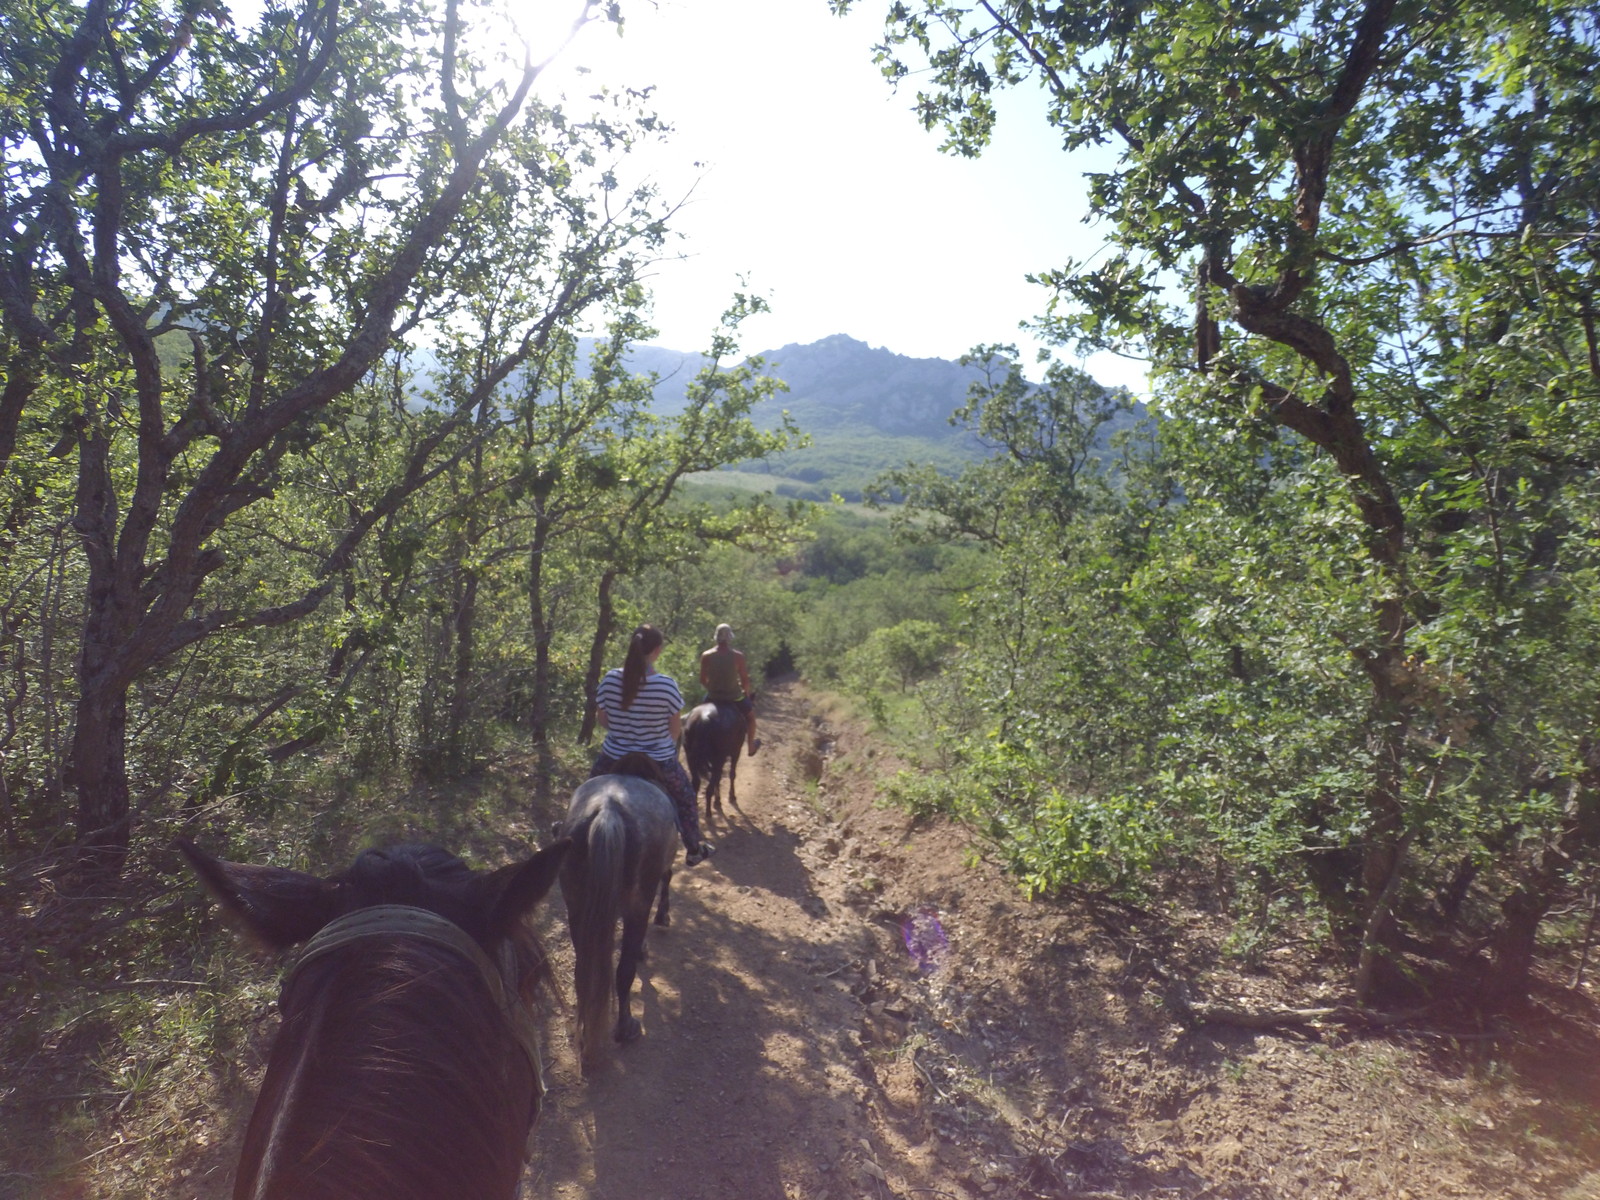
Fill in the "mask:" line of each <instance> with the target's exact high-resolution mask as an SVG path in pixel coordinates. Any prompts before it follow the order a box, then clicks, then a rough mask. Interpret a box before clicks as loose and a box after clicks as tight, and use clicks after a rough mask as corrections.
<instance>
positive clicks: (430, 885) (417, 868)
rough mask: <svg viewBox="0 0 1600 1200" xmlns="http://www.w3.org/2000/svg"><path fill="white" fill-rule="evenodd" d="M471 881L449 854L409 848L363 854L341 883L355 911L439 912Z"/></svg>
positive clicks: (464, 868)
mask: <svg viewBox="0 0 1600 1200" xmlns="http://www.w3.org/2000/svg"><path fill="white" fill-rule="evenodd" d="M471 879H472V871H471V869H470V868H468V866H467V865H466V863H464V862H462V861H461V860H460V859H459V858H457V857H456V856H455V855H453V854H451V853H450V852H449V851H446V850H441V849H439V848H438V847H437V846H425V845H409V844H408V845H400V846H388V847H384V848H382V849H373V850H365V851H363V852H362V853H361V854H360V855H359V856H358V857H357V858H356V860H355V862H354V863H352V864H351V866H350V869H349V870H348V871H346V872H345V873H344V875H343V876H342V877H341V879H340V882H341V883H343V884H344V885H345V888H344V890H345V891H346V893H347V895H348V897H349V900H350V902H351V904H352V905H353V906H356V907H359V906H362V905H368V904H384V903H391V904H412V905H416V906H418V907H423V908H437V907H439V906H440V905H445V906H452V905H453V902H455V901H458V900H459V899H460V898H461V897H462V895H463V893H464V891H465V888H466V885H467V884H468V883H469V882H470V881H471ZM445 915H453V914H448V913H447V914H445Z"/></svg>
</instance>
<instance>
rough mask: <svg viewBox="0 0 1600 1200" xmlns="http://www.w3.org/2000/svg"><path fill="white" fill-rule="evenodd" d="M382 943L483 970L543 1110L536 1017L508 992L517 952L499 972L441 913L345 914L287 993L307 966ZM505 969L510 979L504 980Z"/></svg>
mask: <svg viewBox="0 0 1600 1200" xmlns="http://www.w3.org/2000/svg"><path fill="white" fill-rule="evenodd" d="M380 937H382V938H393V937H408V938H416V939H418V940H420V941H424V942H431V943H432V944H433V945H435V946H442V947H444V948H445V949H446V950H453V951H454V952H455V953H457V954H459V955H460V956H461V957H462V958H464V959H466V960H467V961H468V962H470V963H471V964H472V965H473V966H475V967H476V968H477V969H478V974H479V975H480V976H481V977H482V978H483V982H484V984H485V985H486V986H487V987H488V989H489V994H490V995H491V996H492V997H494V1001H495V1004H496V1005H497V1006H498V1007H499V1009H500V1012H501V1014H502V1015H503V1016H504V1017H505V1019H506V1024H507V1025H509V1026H510V1028H511V1035H512V1037H514V1038H515V1039H516V1041H517V1045H519V1046H520V1047H522V1052H523V1054H525V1055H526V1056H527V1058H528V1064H529V1065H530V1066H531V1067H532V1068H533V1079H534V1084H535V1086H537V1088H538V1089H539V1097H538V1098H539V1101H540V1104H539V1106H538V1108H542V1107H543V1100H544V1096H545V1092H546V1091H547V1090H548V1089H546V1087H545V1083H544V1059H543V1058H541V1057H540V1054H539V1034H538V1030H537V1029H535V1028H534V1023H533V1014H532V1013H531V1012H529V1011H528V1006H527V1005H526V1004H523V1003H522V999H521V997H519V996H518V995H517V994H516V993H515V992H514V991H511V990H508V989H507V987H506V983H505V979H506V974H509V973H510V972H511V971H512V970H513V957H512V950H511V947H510V945H509V944H508V945H506V946H504V947H503V948H502V949H501V952H500V958H501V966H500V967H496V966H495V964H494V963H493V962H491V961H490V960H489V956H488V955H487V954H485V953H484V950H483V947H482V946H480V945H478V943H477V942H476V941H475V940H474V939H473V937H472V935H471V934H469V933H468V932H467V931H466V930H465V929H462V928H461V926H459V925H457V924H456V923H455V922H454V921H451V920H448V919H446V918H445V917H441V916H440V915H439V914H438V913H435V912H429V911H428V910H427V909H425V908H413V907H412V906H411V905H409V904H374V905H372V906H371V907H370V908H358V909H356V911H355V912H352V913H346V914H345V915H344V916H342V917H339V918H337V919H335V920H332V921H329V922H328V923H327V924H326V925H324V926H323V927H322V928H321V929H319V930H318V931H317V933H316V935H315V936H314V937H313V938H312V939H311V940H310V941H309V942H307V943H306V944H305V948H304V949H303V950H301V951H300V956H299V957H298V958H297V959H295V963H294V966H293V967H291V968H290V970H289V974H288V976H287V977H285V979H284V981H283V988H284V990H285V991H287V990H288V988H289V985H290V984H291V983H292V982H294V977H295V976H296V975H298V974H299V973H300V971H301V970H302V969H303V968H304V967H305V965H306V964H307V963H309V962H312V961H314V960H316V959H319V958H322V957H323V956H325V955H327V954H330V953H332V952H333V951H335V950H338V949H341V948H342V947H345V946H349V945H351V944H353V943H355V942H362V941H367V940H369V939H371V938H380ZM502 968H503V969H504V971H505V973H506V974H502ZM538 1108H536V1109H535V1113H537V1112H538ZM527 1149H528V1153H530V1154H531V1153H532V1151H533V1129H532V1128H531V1127H530V1128H529V1130H528V1147H527Z"/></svg>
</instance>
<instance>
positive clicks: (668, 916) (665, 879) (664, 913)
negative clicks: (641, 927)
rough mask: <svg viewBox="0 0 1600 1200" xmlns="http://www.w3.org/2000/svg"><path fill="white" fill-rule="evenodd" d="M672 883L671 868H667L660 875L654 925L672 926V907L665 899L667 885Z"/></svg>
mask: <svg viewBox="0 0 1600 1200" xmlns="http://www.w3.org/2000/svg"><path fill="white" fill-rule="evenodd" d="M671 882H672V868H671V867H668V868H667V869H666V870H665V871H663V872H662V873H661V898H660V899H659V900H657V901H656V924H657V925H660V926H663V927H665V926H667V925H671V924H672V905H671V902H670V901H669V900H668V899H667V885H668V884H669V883H671Z"/></svg>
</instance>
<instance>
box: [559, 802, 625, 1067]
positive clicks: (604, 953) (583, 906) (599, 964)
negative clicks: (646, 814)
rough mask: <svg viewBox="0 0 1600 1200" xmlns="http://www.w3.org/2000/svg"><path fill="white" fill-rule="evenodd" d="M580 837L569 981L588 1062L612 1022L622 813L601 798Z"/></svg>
mask: <svg viewBox="0 0 1600 1200" xmlns="http://www.w3.org/2000/svg"><path fill="white" fill-rule="evenodd" d="M579 838H580V840H581V841H582V843H583V845H584V854H583V899H582V903H580V904H579V905H578V906H577V907H576V909H575V910H574V913H575V915H576V917H577V926H576V928H574V929H573V939H572V944H573V948H574V951H575V953H576V957H577V964H576V966H575V967H574V968H573V983H574V986H575V988H576V991H577V993H578V1048H579V1052H580V1053H581V1054H582V1056H583V1057H584V1059H585V1060H587V1059H589V1058H590V1057H591V1056H592V1055H594V1054H595V1053H597V1052H598V1051H599V1050H600V1047H601V1046H602V1045H603V1044H604V1039H605V1033H606V1027H607V1026H608V1025H609V1024H610V1022H611V992H612V958H613V956H614V955H615V952H616V937H617V917H618V914H619V912H620V909H621V900H622V887H623V883H624V882H625V877H626V869H627V850H628V831H627V824H626V820H625V818H624V815H623V813H622V810H621V809H620V808H619V807H618V806H617V804H616V803H615V802H614V801H611V800H608V799H603V798H602V799H601V800H600V802H599V806H598V807H597V808H596V810H595V812H594V813H593V814H592V815H591V816H590V817H589V821H588V827H587V828H586V829H584V830H583V831H582V832H581V833H580V834H579Z"/></svg>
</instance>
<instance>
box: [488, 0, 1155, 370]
mask: <svg viewBox="0 0 1600 1200" xmlns="http://www.w3.org/2000/svg"><path fill="white" fill-rule="evenodd" d="M513 3H516V4H518V6H519V7H521V8H522V9H523V15H524V16H526V17H532V16H533V15H534V13H533V7H534V6H535V5H537V6H538V7H539V9H541V10H543V11H544V12H549V11H550V10H551V9H552V8H553V9H561V8H565V7H566V6H565V5H562V4H559V3H556V4H552V3H551V0H513ZM624 3H625V18H626V22H627V24H626V31H625V33H624V35H623V36H622V37H618V36H617V35H616V33H615V31H614V29H613V28H611V27H609V26H603V25H596V26H591V27H590V28H588V29H586V30H585V31H584V32H583V34H582V35H581V36H580V37H579V38H578V40H577V41H576V43H575V44H574V45H573V46H572V47H571V48H569V49H568V51H567V52H566V54H565V55H564V56H563V57H562V58H561V60H559V64H558V66H557V67H555V68H553V69H552V70H551V71H550V73H549V74H548V75H547V76H546V78H545V80H544V81H543V84H542V90H543V91H544V92H545V93H546V94H547V95H549V96H554V95H556V94H558V93H559V92H561V91H567V92H570V93H571V94H572V95H573V97H574V98H575V100H576V99H578V98H581V97H582V96H584V95H585V94H587V93H588V92H591V91H594V90H596V86H597V84H599V83H607V84H611V85H613V86H631V87H635V88H637V87H643V86H646V85H651V84H653V85H654V86H655V87H656V92H655V102H656V107H657V110H658V111H659V112H660V113H661V115H662V116H663V117H664V118H666V119H667V120H668V121H669V122H671V123H672V125H673V126H674V128H675V131H676V132H675V134H674V135H673V137H672V139H671V141H670V143H669V148H668V152H667V153H666V154H665V155H663V156H662V157H660V158H659V159H656V158H652V159H651V160H650V161H649V168H648V169H649V172H650V174H652V175H653V176H654V177H655V178H656V179H657V180H658V181H659V182H660V183H661V185H662V189H663V193H664V194H665V195H667V196H672V197H676V196H680V195H684V194H686V193H688V192H689V191H690V189H691V188H692V189H693V194H692V196H691V197H690V199H689V201H688V203H687V204H686V205H685V207H684V208H683V210H682V212H681V213H680V214H679V215H678V217H677V219H676V221H675V222H674V224H675V227H676V229H677V231H678V232H679V233H680V234H681V235H682V238H683V240H682V242H681V243H680V246H679V248H680V250H681V252H682V254H683V255H685V257H684V259H683V260H682V261H669V262H663V263H661V264H660V265H659V267H658V268H657V269H656V273H655V276H654V278H653V279H652V281H651V282H652V285H653V290H654V292H655V296H656V301H655V324H656V325H657V327H658V328H659V329H660V331H661V332H660V336H659V337H658V338H656V339H655V341H656V342H657V343H658V344H660V345H663V346H667V347H669V348H671V349H675V350H697V349H700V348H702V347H704V346H705V345H706V344H707V342H708V339H709V336H710V334H711V332H712V330H713V329H714V328H715V326H716V322H717V318H718V316H719V315H720V314H721V312H722V310H723V308H724V307H725V305H726V304H727V301H728V299H729V297H730V296H731V295H732V293H733V292H734V291H735V290H736V289H738V288H739V281H740V278H741V276H742V277H744V279H745V280H746V281H747V284H748V290H751V291H754V292H757V293H760V294H763V295H765V296H766V297H767V298H768V300H769V302H770V303H771V305H772V312H771V313H770V314H769V315H764V316H760V317H756V318H753V319H752V320H751V321H750V322H749V323H748V324H747V325H746V326H745V331H744V334H743V344H744V348H745V349H746V350H747V351H750V352H758V351H761V350H771V349H777V348H778V347H780V346H783V345H785V344H788V343H790V342H801V343H804V342H812V341H816V340H817V339H819V338H823V337H827V336H828V335H830V334H834V333H844V334H849V335H850V336H851V337H854V338H857V339H859V340H861V341H864V342H867V343H869V344H870V345H873V346H880V347H884V348H887V349H889V350H892V351H894V352H896V353H898V354H905V355H910V356H912V357H919V358H949V359H953V358H957V357H959V356H960V355H961V354H963V353H965V352H966V351H967V350H968V349H970V348H971V347H972V346H974V345H976V344H978V343H980V342H1017V343H1019V344H1020V345H1022V346H1023V347H1024V352H1025V353H1029V348H1030V347H1031V346H1032V345H1033V343H1032V342H1031V341H1030V340H1029V339H1028V337H1027V335H1026V334H1024V333H1023V332H1022V331H1021V330H1019V329H1018V323H1019V322H1021V321H1023V320H1025V319H1028V318H1031V317H1033V316H1035V315H1037V314H1038V313H1040V312H1041V311H1042V310H1043V309H1044V306H1045V303H1046V300H1047V298H1048V297H1047V294H1046V292H1045V290H1044V289H1043V288H1040V287H1038V286H1036V285H1032V284H1029V283H1028V282H1027V281H1026V278H1025V276H1026V275H1027V274H1028V273H1029V272H1031V271H1039V270H1044V269H1047V268H1050V267H1055V266H1059V265H1062V264H1063V263H1064V262H1065V261H1066V260H1067V259H1068V258H1072V259H1076V260H1079V261H1081V260H1083V259H1085V258H1088V257H1090V256H1091V255H1093V254H1095V253H1096V252H1097V251H1098V249H1099V247H1100V245H1101V238H1100V237H1099V235H1098V234H1097V232H1096V230H1094V229H1093V228H1091V227H1089V226H1086V225H1085V224H1084V223H1083V220H1082V217H1083V211H1084V203H1083V194H1084V190H1085V184H1084V180H1083V172H1084V171H1085V170H1086V169H1088V168H1089V166H1090V165H1091V162H1090V160H1089V159H1087V158H1083V157H1074V158H1073V159H1070V160H1069V158H1068V156H1067V155H1066V154H1065V153H1064V152H1063V151H1062V150H1061V148H1060V143H1059V141H1058V140H1057V138H1056V137H1055V135H1054V134H1053V133H1052V132H1051V131H1050V129H1049V128H1048V127H1047V126H1046V124H1045V122H1044V120H1043V116H1042V113H1043V102H1042V100H1041V99H1037V98H1035V97H1034V96H1031V95H1022V94H1016V95H1014V96H1009V97H1007V98H1005V101H1004V103H1005V104H1006V105H1007V106H1008V107H1007V108H1003V109H1002V120H1001V122H1000V126H999V130H998V132H997V135H996V141H995V144H994V145H993V146H992V147H991V148H990V149H989V150H988V151H987V152H986V153H985V154H984V156H983V157H982V158H979V159H976V160H967V159H961V158H957V157H952V156H950V155H946V154H941V153H939V150H938V143H939V140H940V139H939V137H938V136H937V135H936V134H933V133H928V132H925V131H924V130H923V129H922V127H921V125H920V124H919V123H918V121H917V119H916V117H915V116H914V115H913V113H912V112H911V111H910V106H911V102H912V100H913V98H914V95H915V87H914V85H913V86H904V85H903V86H902V90H901V92H900V93H899V94H896V93H895V92H894V91H893V90H892V89H891V88H890V86H889V85H888V83H887V82H886V81H885V80H884V79H883V77H882V75H881V74H880V73H879V70H878V68H877V66H876V65H875V64H874V63H873V61H872V47H873V45H874V43H875V42H876V41H877V40H878V39H879V37H880V34H881V30H882V13H883V9H884V7H885V6H886V0H860V2H859V3H858V6H857V11H855V12H853V13H852V14H851V15H850V16H849V17H846V18H839V17H835V16H833V15H832V14H831V13H830V12H829V10H828V5H827V2H826V0H660V3H659V4H651V3H649V2H648V0H631V2H630V0H624ZM568 11H569V12H570V11H572V10H571V9H568ZM536 49H537V48H536ZM580 64H581V65H583V66H586V67H588V68H589V69H590V71H591V72H592V73H591V74H588V75H579V74H577V73H576V72H575V71H574V70H573V68H574V67H576V66H578V65H580ZM573 107H575V108H576V107H578V105H577V104H576V103H575V104H574V106H573ZM1030 359H1031V354H1030ZM1085 365H1086V366H1087V368H1088V369H1089V370H1090V371H1091V373H1093V374H1094V375H1095V377H1096V378H1098V379H1100V380H1101V381H1102V382H1104V383H1107V384H1123V385H1126V386H1129V387H1131V388H1134V389H1135V390H1136V391H1140V392H1143V391H1144V390H1145V386H1144V379H1143V377H1144V372H1143V370H1142V368H1141V367H1140V365H1139V364H1136V363H1130V362H1127V361H1126V360H1120V359H1116V358H1113V357H1111V356H1109V355H1105V356H1095V357H1094V358H1093V359H1091V360H1090V361H1089V362H1088V363H1087V364H1085ZM1031 373H1032V372H1030V374H1031Z"/></svg>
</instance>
